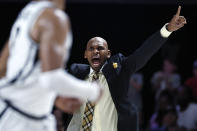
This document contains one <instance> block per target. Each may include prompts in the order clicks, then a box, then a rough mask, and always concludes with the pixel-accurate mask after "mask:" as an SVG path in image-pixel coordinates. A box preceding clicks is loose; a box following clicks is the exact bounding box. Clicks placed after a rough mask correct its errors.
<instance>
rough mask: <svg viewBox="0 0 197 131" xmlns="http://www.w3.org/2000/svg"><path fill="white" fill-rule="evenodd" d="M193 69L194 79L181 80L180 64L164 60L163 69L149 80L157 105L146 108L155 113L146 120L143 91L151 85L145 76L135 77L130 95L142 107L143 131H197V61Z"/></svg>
mask: <svg viewBox="0 0 197 131" xmlns="http://www.w3.org/2000/svg"><path fill="white" fill-rule="evenodd" d="M191 70H193V76H191V77H190V78H187V80H186V81H181V75H180V74H178V73H177V66H176V64H175V63H174V62H173V61H172V60H170V59H164V60H163V65H162V67H161V70H160V71H157V72H155V73H154V74H153V75H152V78H150V79H149V82H150V88H149V90H151V96H150V97H152V98H153V101H154V104H153V105H154V106H153V107H148V108H146V110H148V111H145V112H150V114H151V115H150V116H149V117H148V118H146V120H145V117H144V116H145V113H144V104H145V103H144V99H142V98H143V94H142V90H143V86H144V85H145V84H147V83H144V80H143V77H144V76H143V74H141V73H136V74H134V75H132V76H131V79H130V88H129V89H130V90H129V93H128V96H129V97H130V99H131V100H132V102H133V103H134V104H135V105H136V106H137V108H138V111H139V113H138V114H139V126H140V129H139V130H140V131H197V60H196V61H194V63H193V69H191ZM148 101H149V102H150V103H151V100H148ZM146 102H147V100H146ZM146 105H147V104H146ZM151 108H154V109H153V110H151Z"/></svg>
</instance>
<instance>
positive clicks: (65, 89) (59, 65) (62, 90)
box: [36, 9, 100, 101]
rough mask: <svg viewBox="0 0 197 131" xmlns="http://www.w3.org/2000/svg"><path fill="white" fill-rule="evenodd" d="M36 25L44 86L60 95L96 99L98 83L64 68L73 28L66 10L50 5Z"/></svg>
mask: <svg viewBox="0 0 197 131" xmlns="http://www.w3.org/2000/svg"><path fill="white" fill-rule="evenodd" d="M36 26H37V27H36V28H37V29H39V35H38V36H39V41H38V43H40V51H39V57H40V60H41V65H42V71H43V73H42V75H41V76H40V81H41V83H42V84H43V86H45V87H47V88H50V89H52V90H54V91H55V92H57V94H58V95H60V96H65V97H73V98H79V99H86V98H87V99H89V100H90V101H95V100H97V98H98V96H99V93H100V92H99V90H100V88H99V87H98V85H97V84H92V83H89V82H84V81H81V80H78V79H76V78H75V77H73V76H71V75H69V74H68V73H67V72H65V71H64V58H63V57H64V55H65V53H66V52H65V48H64V46H65V41H66V39H68V38H67V34H68V32H69V30H70V29H69V20H68V18H67V17H66V16H65V15H64V13H63V11H60V10H57V9H47V10H46V11H45V12H44V13H43V14H42V15H41V16H40V18H39V19H38V22H37V24H36Z"/></svg>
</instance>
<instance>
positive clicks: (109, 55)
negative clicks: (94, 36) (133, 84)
mask: <svg viewBox="0 0 197 131" xmlns="http://www.w3.org/2000/svg"><path fill="white" fill-rule="evenodd" d="M110 57H111V51H110V50H108V54H107V58H108V59H109V58H110Z"/></svg>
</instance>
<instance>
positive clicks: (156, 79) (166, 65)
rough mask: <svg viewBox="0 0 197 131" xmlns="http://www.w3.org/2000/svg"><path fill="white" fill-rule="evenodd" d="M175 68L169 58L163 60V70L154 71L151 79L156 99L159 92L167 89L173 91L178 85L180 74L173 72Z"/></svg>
mask: <svg viewBox="0 0 197 131" xmlns="http://www.w3.org/2000/svg"><path fill="white" fill-rule="evenodd" d="M176 70H177V66H176V64H175V63H174V62H173V61H171V60H170V59H165V60H164V61H163V70H162V71H159V72H156V73H155V74H154V75H153V77H152V80H151V83H152V87H153V90H154V91H155V92H156V99H157V98H158V96H159V94H160V92H161V91H162V90H164V89H167V90H169V91H171V92H173V91H174V90H175V89H177V88H178V87H179V86H180V83H181V79H180V75H179V74H177V73H175V72H176Z"/></svg>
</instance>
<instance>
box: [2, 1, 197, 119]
mask: <svg viewBox="0 0 197 131" xmlns="http://www.w3.org/2000/svg"><path fill="white" fill-rule="evenodd" d="M13 1H14V0H13ZM13 1H11V0H9V2H8V0H4V1H2V0H0V17H1V19H0V47H1V48H2V46H3V44H4V42H5V41H6V39H7V38H8V36H9V31H10V28H11V25H12V23H13V22H14V19H15V18H16V17H17V14H18V12H19V11H20V9H21V8H22V7H24V5H25V4H26V2H25V0H18V2H16V1H17V0H15V2H13ZM19 1H20V2H19ZM26 1H27V0H26ZM178 4H180V5H182V11H181V14H182V15H184V16H185V17H186V18H187V23H188V24H187V25H186V26H185V27H184V28H183V29H181V30H179V31H177V32H175V33H173V34H172V35H171V37H170V38H169V40H168V41H167V43H166V45H168V46H170V48H169V50H168V51H169V52H168V51H167V53H166V51H165V53H164V56H167V54H172V56H173V59H174V60H175V62H176V63H177V65H178V72H179V73H180V74H181V76H182V82H184V80H185V79H186V78H188V77H189V76H191V75H192V63H193V61H194V60H195V59H197V51H196V44H197V43H196V34H197V33H196V31H197V24H196V23H197V2H196V0H195V1H192V0H188V1H180V2H177V1H172V0H160V1H159V0H149V1H147V0H146V1H145V0H133V1H129V0H122V1H121V0H114V1H112V0H103V1H102V0H97V1H96V0H92V1H89V2H88V0H86V1H85V0H83V2H82V0H70V1H69V2H68V4H67V13H68V14H69V16H70V18H71V22H72V30H73V36H74V43H73V48H72V52H71V57H70V61H69V64H68V65H70V64H71V63H73V62H83V63H84V62H86V60H84V59H83V53H84V49H85V46H86V43H87V41H88V40H89V39H90V38H91V37H94V36H101V37H103V38H105V39H106V40H107V41H108V44H109V47H110V49H111V51H112V54H115V53H117V52H121V53H123V54H124V55H126V56H127V55H129V54H131V53H132V52H133V51H134V50H135V49H136V48H137V47H139V46H140V45H141V44H142V42H143V41H144V40H145V39H146V38H147V37H148V36H149V35H151V34H152V33H154V32H155V31H157V30H159V29H160V28H161V27H162V26H163V25H164V24H165V23H167V22H169V20H170V19H171V18H172V16H173V15H174V14H175V13H176V10H177V8H178ZM174 46H175V47H179V51H176V50H175V49H174V48H173V47H174ZM171 47H172V48H171ZM163 50H164V48H163V49H161V50H160V51H159V52H158V53H157V54H156V55H154V56H153V58H152V59H151V60H150V61H149V62H148V63H147V65H146V66H145V67H144V68H143V69H142V70H140V72H142V73H143V74H144V79H145V87H144V89H143V98H144V100H145V101H144V103H145V108H144V112H145V113H147V114H146V115H145V117H147V118H148V116H149V115H150V113H148V112H149V111H148V110H146V109H148V108H146V107H148V106H151V104H152V103H151V101H152V100H150V99H149V98H150V96H149V95H150V86H149V85H150V83H149V81H150V77H151V76H152V74H153V73H154V72H155V71H158V70H159V69H160V68H161V64H162V59H163V56H162V54H163V53H162V51H163ZM149 110H150V109H149Z"/></svg>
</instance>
